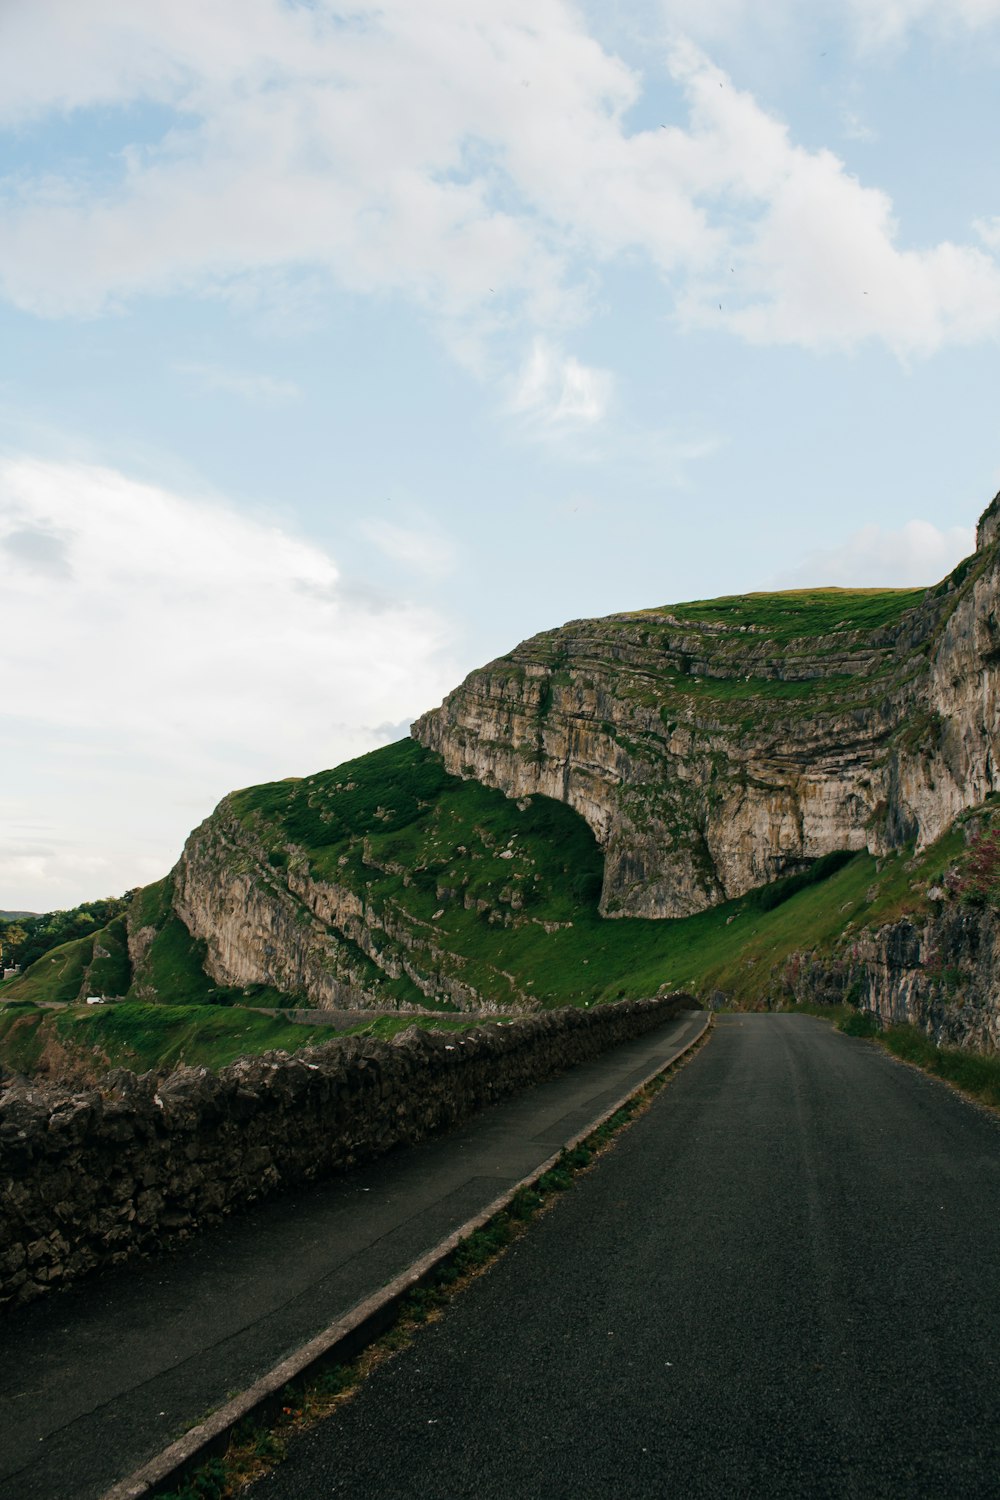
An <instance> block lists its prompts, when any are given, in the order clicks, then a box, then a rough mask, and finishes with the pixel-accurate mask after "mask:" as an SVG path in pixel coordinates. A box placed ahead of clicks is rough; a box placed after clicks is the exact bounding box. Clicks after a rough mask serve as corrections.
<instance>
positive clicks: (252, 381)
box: [174, 360, 302, 406]
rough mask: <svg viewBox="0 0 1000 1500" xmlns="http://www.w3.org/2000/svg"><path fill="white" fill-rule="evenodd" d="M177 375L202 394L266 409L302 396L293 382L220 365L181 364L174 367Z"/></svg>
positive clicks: (190, 361)
mask: <svg viewBox="0 0 1000 1500" xmlns="http://www.w3.org/2000/svg"><path fill="white" fill-rule="evenodd" d="M174 369H175V370H176V372H177V374H178V375H181V376H183V377H185V378H189V379H191V380H194V381H195V383H196V384H197V385H198V386H200V388H201V389H202V390H205V391H223V392H225V393H226V394H227V395H231V396H239V397H240V398H241V399H243V400H245V401H254V402H258V401H259V402H262V403H263V404H264V405H267V406H284V405H286V404H287V403H288V402H289V401H297V400H298V398H299V396H300V395H301V394H302V393H301V391H300V390H299V387H298V386H297V385H296V384H295V382H294V381H292V380H276V379H275V378H274V377H273V376H272V375H258V374H254V373H252V372H250V371H248V370H228V369H225V368H224V367H223V366H221V365H210V364H208V365H206V364H201V363H199V362H198V361H195V360H183V361H180V362H179V363H177V364H175V365H174Z"/></svg>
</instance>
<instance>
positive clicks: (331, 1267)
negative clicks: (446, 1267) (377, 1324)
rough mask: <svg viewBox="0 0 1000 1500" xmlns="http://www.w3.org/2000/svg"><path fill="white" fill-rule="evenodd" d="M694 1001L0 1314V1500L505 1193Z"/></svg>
mask: <svg viewBox="0 0 1000 1500" xmlns="http://www.w3.org/2000/svg"><path fill="white" fill-rule="evenodd" d="M706 1023H707V1017H706V1016H705V1015H703V1014H689V1015H686V1016H682V1017H680V1018H679V1019H675V1020H673V1021H670V1022H668V1023H667V1024H666V1025H664V1026H661V1027H659V1028H657V1029H656V1030H655V1031H653V1032H650V1033H649V1034H648V1035H647V1036H645V1037H641V1038H639V1039H638V1040H637V1041H634V1042H626V1043H623V1044H622V1045H620V1046H618V1047H615V1048H612V1049H610V1050H609V1051H608V1052H606V1053H605V1054H604V1055H603V1056H602V1057H599V1058H597V1059H595V1060H594V1061H593V1062H590V1063H585V1064H581V1065H580V1066H578V1067H575V1068H572V1069H570V1070H569V1071H568V1072H566V1073H564V1074H563V1075H561V1076H560V1077H558V1078H555V1079H552V1080H550V1081H549V1082H548V1083H545V1084H540V1085H538V1086H537V1087H534V1088H531V1089H527V1090H525V1091H524V1092H522V1093H520V1094H518V1095H516V1096H514V1097H512V1098H510V1099H508V1100H506V1101H504V1102H503V1103H501V1104H498V1105H495V1106H494V1107H492V1108H490V1109H487V1110H484V1111H482V1112H481V1113H480V1114H478V1115H477V1116H475V1117H474V1118H473V1119H471V1120H470V1121H468V1122H467V1123H466V1124H465V1125H464V1126H461V1127H459V1128H457V1129H455V1130H452V1131H450V1132H448V1133H447V1134H446V1135H442V1136H439V1137H436V1138H434V1139H431V1140H428V1141H425V1142H423V1143H422V1144H421V1145H418V1146H414V1147H410V1148H408V1149H405V1150H400V1151H396V1152H393V1153H391V1154H390V1155H389V1156H387V1157H384V1158H382V1160H380V1161H378V1162H375V1163H373V1164H372V1165H371V1166H369V1167H367V1168H365V1169H363V1170H360V1171H357V1172H353V1173H351V1174H350V1175H345V1176H341V1177H338V1178H335V1179H331V1180H330V1181H328V1182H326V1183H324V1184H321V1185H318V1186H314V1187H310V1188H308V1189H304V1190H301V1191H298V1192H295V1193H289V1194H285V1195H283V1196H281V1197H276V1198H273V1199H271V1200H270V1201H269V1202H266V1203H264V1204H261V1205H259V1206H258V1207H256V1208H255V1209H253V1210H252V1211H251V1212H249V1213H247V1214H245V1215H241V1216H239V1217H234V1218H232V1219H229V1220H227V1221H226V1222H225V1223H224V1224H222V1225H220V1226H218V1227H216V1228H213V1229H210V1230H207V1231H204V1232H203V1233H202V1234H201V1235H199V1236H198V1237H197V1238H196V1239H194V1240H192V1241H191V1242H190V1243H189V1244H188V1245H186V1246H184V1247H182V1248H181V1249H178V1250H175V1251H173V1252H172V1253H168V1254H163V1255H160V1256H158V1257H156V1258H155V1259H153V1260H150V1261H147V1262H143V1263H135V1264H132V1265H127V1266H123V1267H120V1268H118V1269H117V1270H115V1271H113V1272H109V1273H103V1274H101V1275H95V1276H93V1277H91V1278H89V1279H88V1280H86V1281H83V1282H81V1283H80V1284H79V1285H77V1286H75V1287H71V1288H69V1289H68V1290H66V1291H65V1292H62V1293H58V1294H55V1295H53V1296H52V1297H50V1298H47V1299H44V1300H41V1301H38V1302H34V1303H30V1304H28V1305H27V1306H25V1307H23V1308H20V1309H17V1310H16V1311H14V1312H12V1313H8V1314H6V1315H5V1316H4V1318H3V1320H2V1322H0V1500H96V1497H98V1496H100V1495H102V1494H104V1493H105V1491H106V1490H108V1489H109V1488H110V1487H111V1486H112V1485H114V1484H115V1483H116V1482H117V1481H119V1480H122V1479H124V1478H125V1477H126V1476H128V1475H130V1474H132V1473H133V1471H134V1470H136V1469H138V1468H139V1467H140V1466H142V1465H144V1464H145V1463H147V1461H149V1460H151V1459H153V1458H154V1457H155V1456H156V1455H157V1454H160V1453H161V1452H162V1451H163V1450H164V1449H165V1448H166V1447H167V1446H168V1445H169V1444H170V1443H171V1441H172V1440H173V1439H176V1438H178V1437H179V1436H180V1435H181V1434H183V1433H184V1432H185V1431H186V1430H187V1429H189V1428H190V1427H191V1426H192V1425H193V1424H196V1423H199V1422H200V1421H201V1420H202V1419H203V1418H205V1417H206V1415H207V1414H209V1413H212V1412H215V1411H216V1410H217V1409H218V1408H220V1407H222V1406H224V1404H225V1403H226V1402H227V1399H228V1398H229V1397H231V1396H233V1395H234V1394H236V1393H239V1392H242V1391H245V1390H247V1389H248V1388H249V1387H252V1386H253V1385H254V1383H255V1382H257V1381H259V1380H261V1379H262V1378H266V1377H267V1375H268V1372H270V1371H272V1370H273V1369H274V1367H275V1366H277V1365H279V1364H280V1363H281V1361H283V1360H284V1359H286V1358H288V1357H289V1356H293V1355H294V1353H295V1351H297V1350H299V1349H301V1348H302V1346H304V1345H306V1344H308V1343H309V1341H311V1340H313V1339H315V1338H316V1337H317V1336H318V1335H320V1334H321V1333H322V1331H323V1330H324V1329H327V1328H329V1327H330V1325H331V1324H336V1323H337V1321H338V1320H342V1319H344V1318H345V1317H346V1318H348V1319H349V1318H350V1316H351V1313H352V1310H353V1309H355V1308H356V1307H357V1306H358V1305H359V1304H361V1303H363V1302H365V1300H366V1299H370V1298H372V1297H376V1298H377V1297H378V1295H379V1294H380V1289H383V1288H385V1287H386V1286H388V1285H389V1284H390V1283H391V1282H392V1281H393V1279H394V1278H396V1277H398V1276H400V1275H405V1274H406V1272H407V1270H408V1268H410V1267H412V1266H413V1264H414V1263H415V1262H417V1261H418V1260H419V1259H420V1258H421V1257H424V1256H426V1255H428V1254H433V1253H434V1250H435V1247H437V1246H439V1245H440V1244H441V1242H442V1241H444V1240H445V1239H446V1238H447V1237H448V1236H449V1235H452V1234H453V1233H454V1232H455V1231H456V1230H458V1229H459V1228H460V1227H461V1226H463V1225H464V1224H466V1223H467V1222H468V1221H469V1220H470V1219H473V1218H474V1217H475V1216H476V1215H477V1214H479V1213H481V1212H483V1211H484V1210H485V1209H487V1208H488V1206H489V1205H490V1204H492V1203H494V1202H495V1201H496V1200H497V1198H498V1197H502V1196H503V1194H505V1193H506V1192H508V1191H509V1190H511V1189H512V1188H513V1187H514V1186H515V1185H516V1184H517V1183H518V1182H519V1181H520V1180H521V1179H522V1178H524V1177H526V1176H528V1175H529V1174H530V1173H532V1172H533V1171H535V1170H536V1169H537V1168H538V1167H539V1166H541V1164H543V1163H544V1162H545V1161H546V1160H547V1159H548V1158H549V1157H550V1156H551V1155H552V1154H553V1153H554V1152H557V1151H558V1150H559V1149H560V1148H561V1147H562V1146H563V1145H564V1144H565V1143H566V1142H567V1141H569V1140H571V1139H572V1138H573V1137H574V1135H575V1134H577V1133H578V1132H580V1131H583V1130H585V1129H587V1128H588V1127H589V1126H590V1125H591V1124H592V1123H593V1122H594V1121H595V1120H597V1119H598V1118H599V1117H600V1116H601V1115H602V1113H603V1112H604V1111H605V1110H606V1109H607V1108H610V1107H611V1105H613V1104H614V1103H616V1102H617V1101H618V1100H620V1099H621V1098H622V1097H623V1096H624V1095H626V1094H628V1093H630V1092H631V1091H633V1090H634V1089H635V1088H636V1087H638V1086H639V1084H640V1083H641V1082H642V1081H643V1080H644V1079H645V1078H647V1077H648V1076H649V1075H650V1074H652V1073H654V1072H656V1071H657V1070H658V1069H660V1068H662V1067H664V1066H665V1065H666V1064H667V1063H668V1062H669V1061H670V1059H671V1058H672V1057H675V1056H676V1055H677V1053H678V1052H679V1051H681V1050H683V1049H685V1048H686V1047H687V1046H689V1045H690V1044H691V1042H692V1041H693V1039H694V1038H696V1037H697V1036H698V1034H699V1032H700V1031H701V1030H702V1029H703V1028H704V1026H705V1025H706Z"/></svg>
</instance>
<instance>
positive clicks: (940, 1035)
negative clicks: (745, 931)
mask: <svg viewBox="0 0 1000 1500" xmlns="http://www.w3.org/2000/svg"><path fill="white" fill-rule="evenodd" d="M774 979H775V983H774V991H773V993H774V994H775V995H776V996H784V998H786V999H788V1000H791V1001H794V1002H807V1003H819V1004H823V1005H837V1004H843V1003H845V1002H846V1003H848V1004H850V1005H856V1006H857V1007H858V1009H859V1010H862V1011H868V1012H869V1013H870V1014H872V1015H874V1016H876V1017H877V1018H878V1020H879V1023H880V1025H882V1026H916V1027H917V1028H918V1029H919V1030H920V1031H923V1032H925V1033H926V1034H927V1035H928V1036H930V1037H932V1038H933V1039H934V1041H936V1042H937V1043H938V1044H939V1045H940V1046H942V1047H964V1048H968V1049H971V1050H973V1051H978V1052H987V1053H996V1052H1000V1006H998V1004H997V996H998V995H1000V922H998V920H997V914H996V913H995V912H994V911H992V910H989V909H976V908H972V907H968V906H961V905H958V904H957V903H952V902H949V903H945V904H942V906H941V909H940V910H939V911H938V912H937V913H935V914H934V915H933V916H931V917H929V918H926V919H923V920H921V919H916V920H915V919H911V918H909V917H904V918H902V919H900V920H899V921H898V922H891V923H888V924H887V925H886V926H884V927H879V928H875V929H873V930H870V931H865V932H860V933H858V935H857V936H856V937H855V938H853V939H851V941H850V942H845V943H843V944H841V946H840V951H839V952H838V953H837V955H836V956H831V955H829V954H822V955H821V954H815V953H801V954H795V955H793V957H792V958H791V959H790V960H789V961H788V963H786V965H785V966H784V970H783V972H782V973H781V974H780V975H775V976H774Z"/></svg>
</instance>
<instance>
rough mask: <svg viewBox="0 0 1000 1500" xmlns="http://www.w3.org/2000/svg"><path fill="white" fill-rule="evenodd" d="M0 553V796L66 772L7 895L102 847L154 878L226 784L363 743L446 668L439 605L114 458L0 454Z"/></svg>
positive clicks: (120, 864)
mask: <svg viewBox="0 0 1000 1500" xmlns="http://www.w3.org/2000/svg"><path fill="white" fill-rule="evenodd" d="M26 536H27V537H29V538H32V537H33V538H35V539H36V543H35V550H34V551H32V547H31V546H30V545H29V546H28V547H27V553H26V552H25V544H24V542H23V538H25V537H26ZM47 538H48V539H50V540H51V541H52V542H53V543H54V544H58V545H57V549H56V552H55V553H53V551H52V547H51V546H50V547H49V548H48V549H47V548H46V545H45V539H47ZM19 539H21V540H19ZM12 542H13V546H12V545H11V543H12ZM0 556H3V557H4V558H5V559H6V565H5V567H4V587H3V592H2V595H0V634H2V637H3V639H4V640H5V641H7V642H14V641H16V642H17V650H16V651H8V652H7V653H6V655H5V665H4V703H5V707H6V718H5V719H4V720H3V726H2V728H3V737H4V743H5V750H4V760H5V766H6V770H5V783H6V790H7V793H8V794H9V793H10V790H11V788H12V787H14V786H19V787H20V786H22V785H23V786H24V787H25V788H26V790H25V794H24V809H25V810H26V809H27V808H29V807H30V806H31V805H32V803H31V801H30V799H29V795H28V790H27V788H28V787H29V786H30V784H31V782H32V779H33V778H36V777H37V778H40V787H39V795H40V794H41V789H42V788H43V787H44V786H45V785H46V784H50V785H52V786H56V785H61V784H63V782H64V781H66V780H67V778H68V785H69V788H70V791H69V793H68V794H66V800H65V801H64V803H63V804H61V805H58V806H57V807H54V808H53V826H52V827H50V828H49V829H48V830H47V831H44V832H43V834H42V835H40V836H39V837H38V838H37V839H36V840H35V843H34V845H33V846H32V847H30V848H28V847H24V846H23V845H22V846H21V855H20V858H21V860H22V867H21V868H22V875H23V876H24V877H25V878H27V877H28V875H29V874H30V876H31V879H32V881H33V882H34V884H33V891H34V894H33V895H32V894H31V893H30V892H28V891H27V890H26V889H24V890H21V889H15V888H14V886H13V885H12V884H10V882H11V881H12V880H13V879H14V877H15V874H16V873H17V870H18V868H19V866H18V864H17V862H16V861H14V862H13V863H11V861H10V860H5V861H3V884H4V888H3V889H2V890H0V905H6V906H21V905H25V906H29V907H30V906H32V905H37V904H38V903H39V901H42V902H43V904H44V898H43V897H42V896H40V895H39V894H38V892H39V891H40V890H41V889H42V887H43V886H44V887H45V889H50V888H51V884H52V881H53V880H55V879H56V878H57V877H58V878H63V876H66V877H67V878H71V877H75V875H77V874H79V872H80V871H82V870H83V868H84V867H83V866H80V865H79V861H80V860H84V861H86V860H91V861H93V860H94V859H104V860H107V861H108V862H109V867H108V869H107V870H106V871H105V872H104V875H103V877H102V879H101V880H100V881H99V882H98V884H100V885H101V886H102V887H104V888H107V889H112V888H114V887H115V886H116V885H117V886H122V887H123V886H125V885H128V884H131V883H134V882H135V881H137V880H141V879H147V878H150V876H151V874H153V873H164V872H165V871H166V869H167V868H168V867H169V865H170V864H171V863H172V862H173V860H174V859H175V858H176V855H177V853H178V852H179V849H180V845H181V842H182V841H183V838H184V837H185V835H186V834H187V832H188V830H189V829H190V828H191V827H192V826H193V825H194V823H196V822H198V821H199V820H200V818H202V817H204V816H206V815H207V813H208V812H209V811H210V810H211V807H212V806H213V805H214V803H215V801H216V800H217V799H218V798H219V797H220V796H221V795H222V794H223V793H224V792H226V791H228V790H230V789H231V788H232V787H234V786H238V785H245V784H247V783H250V782H255V781H261V780H267V779H272V778H274V777H281V776H287V775H292V774H295V775H299V774H304V773H307V772H309V771H312V770H316V769H318V768H321V767H323V766H329V765H335V764H337V763H338V762H340V761H342V760H344V759H346V758H348V757H350V756H351V755H356V754H361V753H363V752H364V751H366V750H369V749H372V748H373V747H374V746H375V745H377V744H380V743H384V742H385V738H386V735H385V726H386V725H387V724H393V725H398V724H399V723H400V722H401V721H403V720H404V719H407V718H412V717H414V716H415V715H416V714H417V713H419V712H421V711H422V710H423V709H425V708H427V707H428V706H430V705H432V704H434V703H436V702H438V701H439V700H440V698H441V697H442V696H443V693H444V692H445V691H446V690H447V689H448V688H449V687H451V686H452V685H453V683H454V681H455V679H456V676H457V674H456V671H455V668H454V667H453V666H451V665H449V664H448V662H447V660H445V652H446V650H447V646H448V635H449V631H448V627H447V625H446V623H445V621H444V620H443V618H442V617H441V616H439V615H437V614H436V613H434V612H432V611H429V610H427V609H422V608H417V607H414V606H410V605H407V604H406V603H405V602H394V601H390V602H386V601H385V600H381V601H374V602H369V601H367V600H366V599H365V598H364V596H363V594H362V593H361V592H360V591H359V590H357V589H349V588H348V587H346V586H345V585H344V583H343V581H342V579H341V576H340V574H339V572H338V569H337V567H336V564H335V563H334V562H333V560H332V559H331V558H330V557H329V556H328V555H327V554H326V553H325V552H323V551H321V550H320V549H319V548H318V547H316V546H314V545H312V544H310V543H308V542H305V541H302V540H300V539H298V538H296V537H293V536H291V535H289V534H288V533H287V532H284V531H282V530H280V529H279V528H277V527H275V526H270V525H267V524H266V523H264V522H262V521H257V520H252V519H248V518H247V517H245V516H241V515H239V514H238V513H237V512H235V511H234V510H231V509H230V508H229V507H228V506H226V505H225V504H223V503H221V502H219V501H218V500H211V501H205V500H195V499H192V498H189V497H186V496H184V495H180V494H176V493H172V492H170V491H168V490H165V489H158V488H154V487H153V486H151V485H146V484H139V483H136V482H135V481H133V480H131V479H129V478H127V477H126V476H124V475H122V474H120V473H117V472H115V471H113V470H110V469H101V468H96V467H87V466H80V465H72V464H66V463H63V464H57V463H51V462H45V463H43V462H38V461H34V460H31V459H27V458H16V459H7V460H4V461H2V462H0ZM53 556H55V558H56V562H57V566H56V567H52V566H51V563H52V559H53ZM39 559H40V561H41V566H38V565H37V564H38V562H39ZM365 726H369V727H365ZM46 767H48V768H49V770H50V771H51V772H52V774H51V775H48V774H47V773H46V774H43V773H45V771H46ZM56 771H58V774H56ZM35 805H38V804H37V802H36V803H35ZM44 805H46V806H47V807H52V806H53V804H51V803H50V802H49V801H46V802H45V803H44ZM24 815H26V812H25V813H24ZM55 828H58V836H56V834H55V832H54V829H55ZM46 851H47V852H46ZM25 860H26V861H27V864H23V861H25ZM74 861H76V864H75V865H74ZM151 867H152V869H151ZM80 878H81V879H82V875H80ZM88 878H89V877H88ZM46 880H48V881H49V885H48V886H46V885H45V882H46ZM94 893H95V892H93V891H90V894H94ZM98 893H99V892H98ZM86 894H88V891H87V890H84V889H82V888H81V889H78V891H77V895H76V899H78V900H79V899H82V898H83V897H84V896H85V895H86Z"/></svg>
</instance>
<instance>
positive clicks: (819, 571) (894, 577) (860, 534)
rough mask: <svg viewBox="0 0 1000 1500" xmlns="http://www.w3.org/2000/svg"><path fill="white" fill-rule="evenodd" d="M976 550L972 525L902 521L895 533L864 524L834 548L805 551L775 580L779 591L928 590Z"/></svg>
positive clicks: (887, 529)
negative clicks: (832, 587) (835, 588)
mask: <svg viewBox="0 0 1000 1500" xmlns="http://www.w3.org/2000/svg"><path fill="white" fill-rule="evenodd" d="M975 547H976V532H975V528H974V527H972V526H950V527H948V528H947V529H946V530H941V529H940V528H939V527H937V526H934V525H933V524H932V523H931V522H930V521H907V522H906V523H905V525H903V526H901V527H899V528H898V529H896V530H893V529H890V528H886V527H882V526H875V525H872V526H863V527H862V528H861V530H860V531H856V532H854V533H853V534H852V535H851V536H849V537H848V538H847V540H846V541H844V542H842V543H841V544H840V545H839V546H835V547H827V548H821V549H819V550H817V551H815V552H810V553H809V554H808V556H807V557H805V558H803V560H802V562H801V563H799V564H798V566H797V567H794V568H791V569H789V570H788V571H786V572H783V573H781V574H780V575H779V576H778V577H777V578H775V580H774V586H775V587H778V588H795V587H803V588H804V587H808V586H809V585H813V586H815V587H822V586H823V585H824V584H827V585H829V584H832V585H835V586H838V587H851V586H854V587H856V588H879V587H884V588H916V587H919V586H920V585H921V584H924V585H927V586H928V587H929V586H930V585H931V584H933V583H937V582H938V581H939V580H940V579H942V578H944V577H945V575H946V574H948V573H950V572H951V570H952V568H954V567H955V566H956V565H957V564H958V563H960V562H961V560H962V558H963V557H968V555H969V553H970V552H974V551H975Z"/></svg>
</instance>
